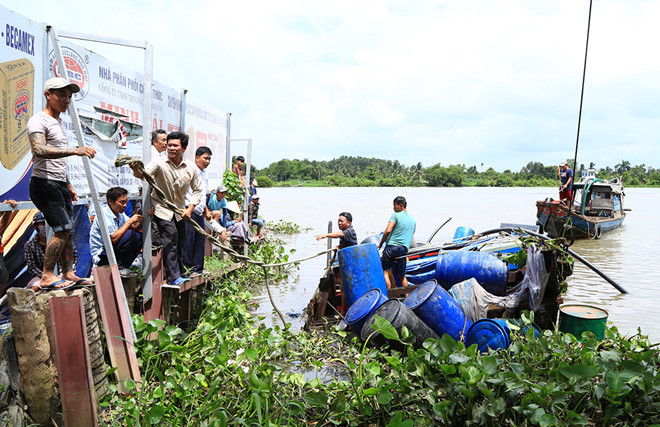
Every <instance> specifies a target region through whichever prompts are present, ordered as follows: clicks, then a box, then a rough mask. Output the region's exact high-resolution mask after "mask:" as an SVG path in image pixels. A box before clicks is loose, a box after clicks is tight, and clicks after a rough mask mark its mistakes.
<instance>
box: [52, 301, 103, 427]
mask: <svg viewBox="0 0 660 427" xmlns="http://www.w3.org/2000/svg"><path fill="white" fill-rule="evenodd" d="M49 303H50V319H51V325H52V328H53V338H54V341H55V354H56V356H57V370H58V375H59V385H60V398H61V400H62V417H63V420H64V425H65V426H96V425H97V421H96V420H97V413H96V406H97V402H96V394H95V393H94V379H93V378H92V366H91V360H90V357H89V343H88V341H87V324H86V322H85V309H84V307H83V303H82V298H80V296H78V295H74V296H70V297H60V298H51V299H50V301H49Z"/></svg>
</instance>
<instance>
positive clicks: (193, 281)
mask: <svg viewBox="0 0 660 427" xmlns="http://www.w3.org/2000/svg"><path fill="white" fill-rule="evenodd" d="M204 284H206V278H205V277H203V276H197V277H191V278H190V281H189V282H186V283H182V284H181V286H179V293H180V294H181V293H184V292H186V291H189V290H191V289H193V288H196V287H197V286H199V285H204ZM174 288H176V287H174Z"/></svg>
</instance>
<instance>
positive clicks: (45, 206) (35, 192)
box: [30, 176, 73, 233]
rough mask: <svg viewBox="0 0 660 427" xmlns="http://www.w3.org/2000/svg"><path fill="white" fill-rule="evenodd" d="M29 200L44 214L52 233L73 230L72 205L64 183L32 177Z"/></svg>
mask: <svg viewBox="0 0 660 427" xmlns="http://www.w3.org/2000/svg"><path fill="white" fill-rule="evenodd" d="M30 200H32V203H34V206H36V207H37V209H39V210H40V211H41V213H43V214H44V218H46V222H47V223H48V226H49V227H50V228H52V229H53V232H55V233H57V232H59V231H64V230H71V229H73V222H72V221H71V218H73V204H72V203H71V193H69V189H68V188H67V183H66V182H64V181H55V180H52V179H44V178H38V177H36V176H33V177H32V178H30Z"/></svg>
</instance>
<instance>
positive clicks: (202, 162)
mask: <svg viewBox="0 0 660 427" xmlns="http://www.w3.org/2000/svg"><path fill="white" fill-rule="evenodd" d="M212 154H213V153H212V152H211V149H210V148H209V147H198V148H197V150H196V151H195V166H197V169H199V174H200V176H201V178H202V199H201V201H200V202H199V204H197V205H196V206H195V209H193V211H192V213H191V214H190V218H192V220H193V221H195V222H196V223H197V225H199V226H200V228H201V229H202V230H203V229H204V219H206V220H207V221H211V219H213V217H212V216H211V211H210V210H209V208H208V207H207V206H206V193H207V191H208V188H209V177H208V173H207V171H206V168H208V167H209V164H211V155H212ZM193 195H194V194H193V190H192V188H188V192H186V206H189V205H190V203H191V201H192V198H193ZM205 242H206V238H205V237H204V235H203V234H201V233H198V232H197V230H195V229H194V228H193V226H192V225H190V224H186V251H185V255H184V261H183V263H184V265H185V266H186V267H188V268H189V269H190V272H191V274H193V275H199V274H202V273H203V272H204V243H205Z"/></svg>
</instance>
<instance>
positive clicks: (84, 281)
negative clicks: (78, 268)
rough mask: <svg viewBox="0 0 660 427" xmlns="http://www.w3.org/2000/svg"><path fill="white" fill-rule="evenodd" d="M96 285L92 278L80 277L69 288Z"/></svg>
mask: <svg viewBox="0 0 660 427" xmlns="http://www.w3.org/2000/svg"><path fill="white" fill-rule="evenodd" d="M92 286H95V283H94V280H92V279H90V278H85V279H78V280H76V281H75V282H74V283H73V284H71V286H68V287H69V288H91V287H92ZM60 289H61V288H60Z"/></svg>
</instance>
